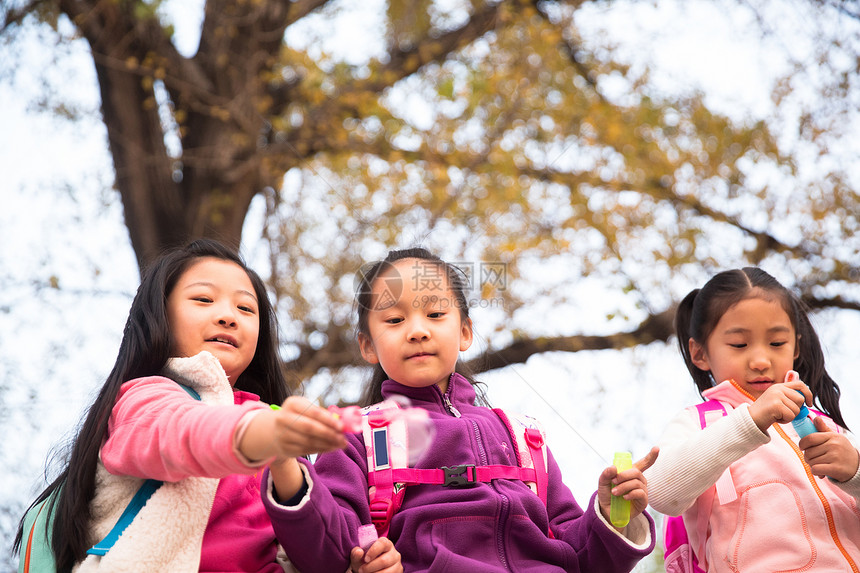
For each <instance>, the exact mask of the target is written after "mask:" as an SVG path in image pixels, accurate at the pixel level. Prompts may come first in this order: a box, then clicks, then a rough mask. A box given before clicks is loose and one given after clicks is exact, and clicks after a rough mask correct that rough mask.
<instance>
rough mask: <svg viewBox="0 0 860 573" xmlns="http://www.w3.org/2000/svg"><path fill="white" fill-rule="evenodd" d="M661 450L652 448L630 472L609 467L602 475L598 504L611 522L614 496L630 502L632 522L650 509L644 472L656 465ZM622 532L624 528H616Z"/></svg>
mask: <svg viewBox="0 0 860 573" xmlns="http://www.w3.org/2000/svg"><path fill="white" fill-rule="evenodd" d="M659 452H660V449H659V448H657V447H656V446H655V447H653V448H651V451H650V452H648V455H646V456H645V457H644V458H642V459H641V460H639V461H638V462H636V463H634V464H633V467H632V468H630V469H629V470H625V471H623V472H621V473H618V470H617V469H616V468H615V466H609V467H608V468H606V469H605V470H603V472H602V473H601V474H600V478H599V479H598V481H597V502H598V504H599V505H600V513H602V514H603V517H605V518H606V521H609V508H610V504H611V503H612V496H613V495H617V496H621V497H623V498H624V499H626V500H627V501H629V502H630V519H631V520H632V519H633V518H635V517H636V516H638V515H639V514H640V513H642V512H643V511H645V508H646V507H648V490H647V485H646V480H645V476H643V475H642V472H643V471H645V470H646V469H648V468H650V467H651V466H652V465H654V462H655V461H657V454H658V453H659ZM616 529H618V530H619V531H621V530H622V529H624V528H623V527H622V528H616Z"/></svg>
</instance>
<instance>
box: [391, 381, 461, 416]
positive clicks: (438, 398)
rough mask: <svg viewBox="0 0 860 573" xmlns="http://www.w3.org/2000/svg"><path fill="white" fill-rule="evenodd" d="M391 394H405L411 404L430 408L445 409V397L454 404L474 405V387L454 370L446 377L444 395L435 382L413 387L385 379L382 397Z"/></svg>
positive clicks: (457, 405)
mask: <svg viewBox="0 0 860 573" xmlns="http://www.w3.org/2000/svg"><path fill="white" fill-rule="evenodd" d="M392 395H400V396H406V397H407V398H409V399H410V400H411V401H412V405H413V406H421V407H423V408H429V409H432V410H435V409H438V408H441V409H445V397H444V396H447V397H448V399H449V400H450V401H451V403H452V404H453V405H454V406H456V407H459V406H474V405H475V389H474V388H473V387H472V385H471V384H470V383H469V381H468V380H466V379H465V378H464V377H463V376H461V375H460V374H458V373H457V372H454V373H453V374H451V376H450V377H449V378H448V391H447V392H446V393H445V395H443V394H442V391H441V390H439V387H438V386H437V385H435V384H433V385H431V386H424V387H421V388H414V387H412V386H406V385H404V384H401V383H400V382H397V381H395V380H386V381H385V382H383V383H382V397H383V398H386V399H387V398H390V397H391V396H392Z"/></svg>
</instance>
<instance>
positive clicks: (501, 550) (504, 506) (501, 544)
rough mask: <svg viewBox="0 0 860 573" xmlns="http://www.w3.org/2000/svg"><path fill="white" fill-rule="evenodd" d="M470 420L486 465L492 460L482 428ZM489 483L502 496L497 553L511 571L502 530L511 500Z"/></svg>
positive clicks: (497, 531)
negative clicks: (482, 435)
mask: <svg viewBox="0 0 860 573" xmlns="http://www.w3.org/2000/svg"><path fill="white" fill-rule="evenodd" d="M469 422H470V423H471V424H472V432H473V433H474V434H475V443H477V444H478V457H479V459H480V462H481V465H483V466H486V465H487V464H489V463H490V460H489V459H488V457H487V451H486V449H484V440H483V439H482V438H481V430H480V428H478V423H477V422H476V421H475V420H469ZM488 485H489V486H490V487H491V488H493V491H495V492H496V493H497V494H498V495H499V497H500V498H501V507H500V508H499V523H498V525H497V526H496V553H497V554H498V556H499V561H501V562H502V565H503V566H504V567H505V570H506V571H510V570H511V566H510V565H509V564H508V558H507V555H506V552H505V538H504V535H502V531H504V529H505V524H506V523H507V520H508V514H509V513H510V500H509V499H508V496H506V495H505V494H503V493H502V492H500V491H499V490H498V489H496V486H495V485H494V484H493V483H492V482H491V483H489V484H488Z"/></svg>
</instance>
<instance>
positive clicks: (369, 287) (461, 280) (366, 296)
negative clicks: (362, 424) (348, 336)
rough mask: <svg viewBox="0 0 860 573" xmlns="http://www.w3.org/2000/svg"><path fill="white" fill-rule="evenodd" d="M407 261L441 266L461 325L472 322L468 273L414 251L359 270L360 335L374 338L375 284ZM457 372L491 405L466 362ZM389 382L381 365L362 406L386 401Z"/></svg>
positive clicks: (398, 253)
mask: <svg viewBox="0 0 860 573" xmlns="http://www.w3.org/2000/svg"><path fill="white" fill-rule="evenodd" d="M403 259H420V260H422V261H427V262H429V263H431V264H434V265H438V266H439V267H440V269H441V270H442V273H440V276H444V277H446V279H447V283H448V288H449V289H450V290H451V293H452V294H453V295H454V300H455V303H456V305H457V308H458V310H459V311H460V319H461V321H462V322H464V323H466V322H469V321H470V320H471V319H470V318H469V301H468V300H467V298H466V290H467V287H468V284H469V283H468V280H467V277H466V275H465V273H464V272H463V271H462V270H461V269H460V268H458V267H457V266H455V265H452V264H451V263H446V262H445V261H443V260H442V259H440V258H439V257H437V256H436V255H434V254H432V253H431V252H430V251H428V250H427V249H424V248H422V247H413V248H409V249H401V250H394V251H389V252H388V256H386V257H385V258H384V259H383V260H381V261H376V262H374V263H369V264H367V265H364V266H363V267H362V268H361V269H359V271H358V273H357V275H356V289H355V306H356V309H357V313H358V325H357V328H358V334H359V335H364V336H368V337H369V336H370V328H369V327H368V319H367V316H368V313H369V312H370V309H371V307H372V296H373V292H372V291H373V283H374V282H375V281H376V279H377V278H379V277H380V276H382V275H384V274H385V271H387V270H389V269H390V268H391V266H392V265H393V264H394V263H396V262H397V261H401V260H403ZM455 372H457V373H458V374H460V375H461V376H463V377H464V378H465V379H466V380H468V381H469V383H470V384H472V386H474V387H475V393H476V395H477V402H478V403H479V404H481V405H487V398H486V393H485V392H484V389H483V385H482V383H480V382H478V381H477V380H475V377H474V375H473V374H472V372H471V371H470V370H469V368H468V367H467V366H466V365H465V364H463V362H462V361H460V360H458V361H457V365H456V367H455ZM388 378H389V376H388V374H386V373H385V370H384V369H383V368H382V365H381V364H378V363H377V364H376V365H375V366H374V368H373V373H372V374H371V377H370V381H369V382H368V383H367V386H365V389H364V392H363V394H362V397H361V402H360V404H361V405H362V406H369V405H371V404H375V403H377V402H380V401H382V383H383V382H385V381H386V380H388Z"/></svg>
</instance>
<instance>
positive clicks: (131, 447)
mask: <svg viewBox="0 0 860 573" xmlns="http://www.w3.org/2000/svg"><path fill="white" fill-rule="evenodd" d="M194 358H197V357H194ZM194 358H192V359H187V360H193V359H194ZM212 358H214V357H212ZM183 360H186V359H183ZM203 364H204V367H203V368H198V369H197V370H195V372H196V374H195V375H194V376H191V379H190V380H189V379H182V380H181V381H182V383H183V384H186V385H190V386H192V387H195V386H196V384H195V382H196V381H195V380H194V378H195V377H198V376H201V375H202V376H206V377H214V378H216V379H217V378H220V376H221V374H222V373H223V370H221V371H220V372H219V369H220V364H218V365H217V367H216V366H215V365H214V364H212V362H211V360H209V356H207V357H204V360H203ZM200 372H202V374H200ZM177 378H180V376H174V375H172V374H171V378H165V377H161V376H154V377H147V378H139V379H136V380H131V381H129V382H126V383H125V384H123V385H122V388H121V390H120V394H119V397H118V399H117V402H116V405H115V406H114V409H113V412H112V414H111V418H110V421H109V423H108V439H107V440H106V441H105V443H104V445H103V446H102V449H101V459H102V463H103V464H104V468H105V469H106V470H107V471H108V472H109V473H110V474H112V475H115V476H134V477H137V478H154V479H157V480H163V481H164V482H165V486H162V488H161V489H165V490H166V489H167V488H166V486H168V482H170V484H169V485H173V484H174V483H182V482H183V481H189V478H193V479H196V478H219V479H218V481H217V490H216V491H215V495H214V501H212V500H211V499H210V503H211V509H210V510H209V512H208V523H206V525H205V532H204V533H203V539H202V548H200V549H199V551H200V555H199V571H212V572H215V571H219V572H223V571H231V572H240V571H241V572H245V571H258V572H266V573H274V572H283V568H282V567H281V565H279V564H278V563H277V562H276V555H277V552H278V543H277V541H276V539H275V535H274V531H273V530H272V525H271V522H270V521H269V518H268V516H267V514H266V511H265V509H264V507H263V504H262V501H261V498H260V475H259V474H260V472H261V470H262V467H261V466H262V465H263V464H249V463H246V461H245V460H243V459H240V455H239V454H238V452H237V451H236V450H235V448H234V444H233V440H234V434H235V429H236V427H237V424H239V422H240V420H241V419H242V418H243V416H245V415H247V414H249V412H253V411H254V410H257V409H265V408H266V405H265V404H262V403H261V402H260V401H259V398H258V397H257V396H256V395H254V394H250V393H246V392H241V391H237V392H234V393H233V402H234V404H224V403H223V400H222V403H220V404H219V403H211V402H209V403H207V399H206V395H205V394H204V393H203V392H201V395H202V396H203V401H197V400H195V399H193V398H191V397H190V396H189V395H188V394H187V393H186V392H185V391H184V390H183V389H182V388H180V387H179V386H178V385H177V384H176V383H175V382H174V381H173V380H174V379H177ZM216 382H217V384H218V385H219V386H221V388H220V391H221V392H222V394H225V392H224V388H223V384H227V385H228V388H229V383H228V382H227V379H226V377H224V378H223V381H222V380H216ZM227 396H228V397H227V399H228V400H229V395H227ZM156 495H160V494H159V492H157V493H156ZM172 503H174V504H176V505H175V507H174V511H171V512H169V514H168V515H164V516H161V519H163V520H166V521H164V522H163V523H164V524H165V526H166V527H173V526H175V525H176V521H181V520H183V518H186V517H187V516H189V515H191V514H192V513H193V512H186V511H184V508H183V507H182V500H179V502H178V503H177V502H176V501H175V500H174V501H173V502H172ZM189 503H193V502H192V501H190V500H189ZM145 509H146V508H145ZM145 509H144V511H145ZM202 516H203V518H204V519H205V516H206V513H205V511H204V513H202ZM136 519H137V518H136ZM197 547H200V545H199V540H198V542H197ZM112 551H113V550H112ZM108 555H110V553H109V554H108ZM173 568H174V566H173V565H171V569H173ZM195 570H197V569H195Z"/></svg>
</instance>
